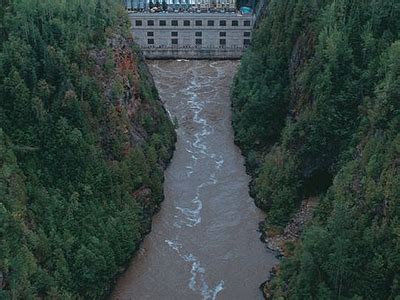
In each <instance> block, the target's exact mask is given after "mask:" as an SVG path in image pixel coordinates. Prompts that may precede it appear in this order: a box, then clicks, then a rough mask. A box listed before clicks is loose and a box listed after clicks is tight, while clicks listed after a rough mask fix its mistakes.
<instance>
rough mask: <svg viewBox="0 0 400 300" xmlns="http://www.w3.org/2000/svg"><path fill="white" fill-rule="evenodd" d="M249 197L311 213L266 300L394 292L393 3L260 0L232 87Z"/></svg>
mask: <svg viewBox="0 0 400 300" xmlns="http://www.w3.org/2000/svg"><path fill="white" fill-rule="evenodd" d="M232 95H233V110H234V117H233V126H234V129H235V134H236V142H237V143H238V145H239V146H240V147H241V148H242V150H243V151H244V153H245V155H246V158H247V168H248V171H249V172H250V173H251V175H252V176H253V179H254V180H253V182H252V185H251V192H252V194H253V195H254V196H255V197H256V202H257V204H258V206H259V207H261V208H262V209H263V210H265V211H266V212H267V219H266V226H267V231H268V229H271V228H274V230H282V229H283V228H284V227H285V225H286V224H288V222H289V221H290V219H291V218H292V216H293V215H294V214H295V213H296V211H297V210H298V209H299V207H300V206H301V203H302V202H303V201H304V200H306V199H310V198H314V199H317V203H318V204H317V207H316V208H315V210H314V214H313V218H312V220H311V221H310V222H309V223H308V225H307V226H306V228H305V229H304V231H303V233H302V235H301V237H300V240H299V241H298V242H296V243H292V244H290V245H287V248H288V249H287V255H285V257H284V258H283V260H282V263H281V265H280V268H279V270H278V272H277V275H276V276H275V277H274V278H273V279H272V281H270V282H269V284H268V285H267V290H268V291H267V292H268V294H269V297H270V298H273V299H400V2H399V1H398V0H360V1H358V0H287V1H282V0H271V1H269V3H268V7H267V11H266V12H265V17H264V19H263V21H262V22H260V23H259V26H258V29H257V30H256V32H255V35H254V38H253V41H252V47H251V49H250V50H249V51H248V52H247V53H246V54H245V56H244V58H243V60H242V63H241V67H240V70H239V72H238V74H237V76H236V79H235V82H234V85H233V88H232Z"/></svg>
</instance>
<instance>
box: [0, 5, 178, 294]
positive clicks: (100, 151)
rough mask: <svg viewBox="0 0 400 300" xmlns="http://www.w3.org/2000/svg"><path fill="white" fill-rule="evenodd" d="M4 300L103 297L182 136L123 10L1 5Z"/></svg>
mask: <svg viewBox="0 0 400 300" xmlns="http://www.w3.org/2000/svg"><path fill="white" fill-rule="evenodd" d="M0 4H1V6H0V299H43V298H47V299H99V298H102V297H104V296H106V295H107V293H108V292H109V289H110V286H111V285H112V283H113V280H114V278H115V276H116V275H118V274H119V273H120V272H121V271H122V270H123V269H124V267H125V266H126V265H127V263H128V262H129V259H130V258H131V256H132V254H133V252H134V251H135V250H136V249H137V247H138V245H139V243H140V241H141V239H142V237H143V235H144V234H145V233H146V232H148V231H149V229H150V219H151V216H152V215H153V213H154V212H155V211H156V210H157V208H158V206H159V204H160V202H161V200H162V199H163V190H162V182H163V169H164V167H165V166H166V164H167V162H168V161H169V159H170V157H171V153H172V148H173V144H174V142H175V132H174V127H173V125H172V123H171V122H170V120H169V117H168V115H167V113H166V111H165V110H164V108H163V107H162V104H161V102H160V101H159V98H158V94H157V91H156V89H155V87H154V84H153V82H152V79H151V76H150V74H149V72H148V70H147V69H146V65H145V64H144V62H143V59H142V58H141V56H140V53H139V51H138V49H137V46H135V44H134V43H133V41H132V38H131V37H130V22H129V20H128V17H127V15H126V12H125V10H124V7H123V6H122V5H121V2H120V1H113V0H85V1H82V0H57V1H54V0H45V1H32V0H0Z"/></svg>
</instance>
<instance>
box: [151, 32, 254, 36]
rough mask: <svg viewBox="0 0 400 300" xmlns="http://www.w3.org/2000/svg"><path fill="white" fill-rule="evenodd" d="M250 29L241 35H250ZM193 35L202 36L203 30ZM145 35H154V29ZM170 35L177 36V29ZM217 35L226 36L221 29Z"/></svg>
mask: <svg viewBox="0 0 400 300" xmlns="http://www.w3.org/2000/svg"><path fill="white" fill-rule="evenodd" d="M250 34H251V33H250V31H246V32H243V36H244V37H250ZM194 35H195V36H197V37H201V36H203V32H201V31H196V32H195V33H194ZM147 36H154V31H148V32H147ZM171 36H178V31H172V32H171ZM219 36H220V37H225V36H226V32H225V31H221V32H220V33H219Z"/></svg>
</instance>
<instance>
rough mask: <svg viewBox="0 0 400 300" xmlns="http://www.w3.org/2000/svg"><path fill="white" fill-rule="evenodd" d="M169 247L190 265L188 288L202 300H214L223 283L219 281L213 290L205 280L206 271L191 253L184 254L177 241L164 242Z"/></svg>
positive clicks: (222, 287) (181, 246)
mask: <svg viewBox="0 0 400 300" xmlns="http://www.w3.org/2000/svg"><path fill="white" fill-rule="evenodd" d="M165 242H166V243H167V244H168V246H169V247H171V248H172V249H173V250H175V251H176V252H177V253H178V255H179V257H180V258H182V259H183V260H184V261H185V262H187V263H190V264H191V270H190V274H191V275H192V276H191V277H190V279H189V283H188V287H189V288H190V289H191V290H192V291H194V292H196V291H199V292H200V293H201V295H202V296H203V300H210V299H212V300H215V299H216V297H217V295H218V293H219V292H221V291H222V290H223V289H224V281H223V280H221V281H220V282H219V283H218V284H217V285H216V286H215V287H214V288H210V287H209V286H208V283H207V281H206V278H205V273H206V269H205V268H204V267H203V266H202V265H201V262H200V260H198V259H197V257H196V256H194V255H193V254H192V253H186V254H184V252H186V251H185V249H184V247H183V245H182V244H180V243H178V241H172V240H165Z"/></svg>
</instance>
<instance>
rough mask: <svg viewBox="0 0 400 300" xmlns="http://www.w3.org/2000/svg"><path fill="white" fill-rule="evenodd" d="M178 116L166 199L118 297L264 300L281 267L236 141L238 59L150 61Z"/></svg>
mask: <svg viewBox="0 0 400 300" xmlns="http://www.w3.org/2000/svg"><path fill="white" fill-rule="evenodd" d="M148 64H149V67H150V70H151V73H152V74H153V76H154V80H155V82H156V85H157V88H158V90H159V93H160V97H161V99H162V101H163V102H164V104H165V107H166V108H167V110H168V111H169V113H170V114H171V116H172V117H173V118H175V117H176V118H177V120H178V123H179V128H178V129H177V134H178V142H177V144H176V151H175V154H174V157H173V159H172V162H171V164H170V166H169V167H168V169H167V170H166V172H165V184H164V191H165V200H164V202H163V204H162V207H161V210H160V212H159V213H158V214H157V215H156V216H154V218H153V227H152V231H151V233H150V234H149V235H148V236H147V237H146V238H145V240H144V242H143V244H142V246H141V249H140V250H139V252H138V254H137V255H136V256H135V257H134V258H133V260H132V262H131V265H130V267H129V268H128V269H127V271H126V272H125V273H124V274H123V275H122V276H121V278H120V279H119V280H118V282H117V285H116V287H115V290H114V292H113V294H112V296H111V298H112V299H138V300H141V299H152V300H158V299H163V300H169V299H177V300H181V299H230V300H232V299H233V300H234V299H238V300H241V299H243V300H251V299H262V295H261V291H260V289H259V286H260V284H261V283H262V282H263V281H265V280H266V279H267V277H268V273H269V271H270V270H271V268H272V266H273V265H274V264H275V263H276V260H275V258H274V256H273V254H271V253H269V252H268V251H267V249H266V248H265V245H264V244H262V243H261V242H260V239H259V233H258V232H257V226H258V222H259V221H261V220H262V219H263V217H264V215H263V213H262V212H261V211H260V210H259V209H258V208H256V207H255V205H254V201H253V200H252V199H251V198H250V197H249V195H248V183H249V177H248V176H247V175H246V172H245V167H244V165H243V164H244V160H243V157H242V156H241V154H240V151H239V149H238V148H237V147H236V146H235V145H234V143H233V130H232V127H231V107H230V106H231V103H230V98H229V87H230V84H231V82H232V79H233V76H234V74H235V72H236V70H237V67H238V62H236V61H185V60H180V61H179V60H178V61H149V62H148Z"/></svg>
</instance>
